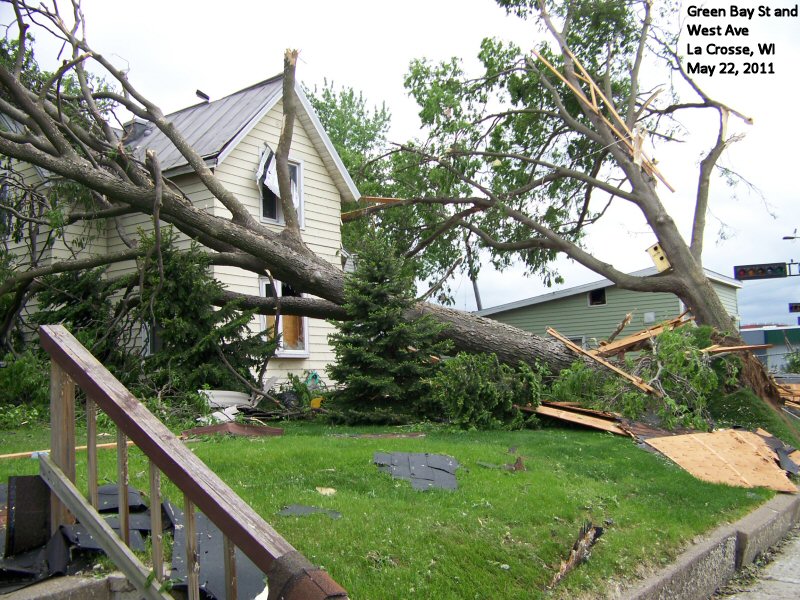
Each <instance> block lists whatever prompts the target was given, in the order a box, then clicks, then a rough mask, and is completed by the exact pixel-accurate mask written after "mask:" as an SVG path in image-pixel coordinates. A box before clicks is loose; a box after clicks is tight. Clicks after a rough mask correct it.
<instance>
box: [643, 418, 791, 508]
mask: <svg viewBox="0 0 800 600" xmlns="http://www.w3.org/2000/svg"><path fill="white" fill-rule="evenodd" d="M646 443H647V444H649V445H650V446H652V447H653V448H655V449H656V450H658V451H659V452H661V453H662V454H664V455H665V456H666V457H667V458H669V459H671V460H672V461H674V462H675V463H677V464H678V466H680V467H681V468H683V469H685V470H686V471H688V472H689V473H690V474H692V475H693V476H695V477H697V478H698V479H701V480H703V481H708V482H710V483H724V484H727V485H732V486H736V487H746V488H751V487H766V488H769V489H772V490H775V491H778V492H787V493H790V494H795V493H797V487H796V486H795V485H794V484H793V483H792V482H791V481H790V480H789V478H788V477H787V475H786V473H785V472H784V471H783V470H782V469H781V468H780V467H779V466H778V464H777V463H776V457H775V453H774V452H773V451H772V449H771V448H770V447H769V446H768V445H767V443H766V442H765V441H764V439H763V438H761V437H760V436H759V435H758V434H756V433H752V432H749V431H736V430H733V429H724V430H720V431H714V432H713V433H692V434H688V435H675V436H671V437H659V438H651V439H649V440H647V441H646Z"/></svg>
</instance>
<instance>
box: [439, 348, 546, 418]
mask: <svg viewBox="0 0 800 600" xmlns="http://www.w3.org/2000/svg"><path fill="white" fill-rule="evenodd" d="M545 372H546V370H544V369H541V368H538V367H537V368H531V367H530V366H528V365H526V364H525V363H519V365H518V366H517V368H516V369H514V368H512V367H510V366H509V365H506V364H502V363H501V362H500V361H498V360H497V356H496V355H494V354H467V353H465V352H459V353H458V354H457V355H456V356H455V357H454V358H452V359H449V360H447V361H446V362H445V363H444V365H443V366H442V369H441V370H440V371H439V372H438V373H437V374H436V376H435V377H434V378H433V379H432V380H431V400H432V401H433V403H435V404H438V405H439V406H441V407H442V410H443V412H444V414H445V415H446V416H447V418H448V419H449V420H450V422H452V423H453V424H455V425H458V426H460V427H462V428H464V429H519V428H520V427H522V426H523V425H524V424H525V419H524V417H523V414H522V412H521V411H520V410H519V409H517V408H515V407H514V405H515V404H517V405H528V404H530V405H531V406H534V407H535V406H538V405H539V402H540V400H541V393H542V376H543V375H544V374H545Z"/></svg>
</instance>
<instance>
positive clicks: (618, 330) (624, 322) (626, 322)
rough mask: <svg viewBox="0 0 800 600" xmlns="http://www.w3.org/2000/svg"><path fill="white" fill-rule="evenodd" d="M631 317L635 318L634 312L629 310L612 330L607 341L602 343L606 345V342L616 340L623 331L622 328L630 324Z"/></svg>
mask: <svg viewBox="0 0 800 600" xmlns="http://www.w3.org/2000/svg"><path fill="white" fill-rule="evenodd" d="M631 319H633V313H632V312H629V313H628V314H626V315H625V318H624V319H622V321H620V323H619V325H617V328H616V329H615V330H614V331H612V332H611V335H610V336H608V339H607V340H606V341H605V343H602V345H603V346H605V345H606V344H610V343H611V342H612V341H614V338H616V337H617V336H618V335H619V334H620V333H622V330H623V329H625V328H626V327H627V326H628V325H629V324H630V322H631Z"/></svg>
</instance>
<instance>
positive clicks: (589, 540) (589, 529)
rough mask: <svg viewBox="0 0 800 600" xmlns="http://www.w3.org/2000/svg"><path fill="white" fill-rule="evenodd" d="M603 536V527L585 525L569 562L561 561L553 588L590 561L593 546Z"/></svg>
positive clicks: (554, 578)
mask: <svg viewBox="0 0 800 600" xmlns="http://www.w3.org/2000/svg"><path fill="white" fill-rule="evenodd" d="M601 535H603V528H602V527H598V526H596V525H592V524H591V523H589V522H587V523H586V524H584V526H583V527H582V528H581V532H580V534H579V535H578V539H577V540H575V543H574V544H573V545H572V550H570V552H569V556H568V557H567V560H562V561H561V566H560V567H559V569H558V572H557V573H556V574H555V575H554V576H553V581H551V582H550V587H551V588H552V587H554V586H555V585H556V584H557V583H558V582H559V581H561V580H562V579H563V578H564V576H565V575H566V574H567V573H569V572H570V571H572V570H573V569H574V568H575V567H577V566H578V565H580V564H581V563H583V562H586V561H587V560H588V559H589V555H590V554H591V549H592V546H594V544H595V542H597V540H598V539H599V538H600V536H601Z"/></svg>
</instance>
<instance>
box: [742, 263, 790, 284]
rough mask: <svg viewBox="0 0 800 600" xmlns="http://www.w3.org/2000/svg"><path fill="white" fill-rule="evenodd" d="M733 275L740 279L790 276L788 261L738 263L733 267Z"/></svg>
mask: <svg viewBox="0 0 800 600" xmlns="http://www.w3.org/2000/svg"><path fill="white" fill-rule="evenodd" d="M733 276H734V278H736V279H738V280H739V281H747V280H748V279H776V278H778V277H788V276H789V271H788V269H787V268H786V263H765V264H763V265H737V266H735V267H733Z"/></svg>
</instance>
